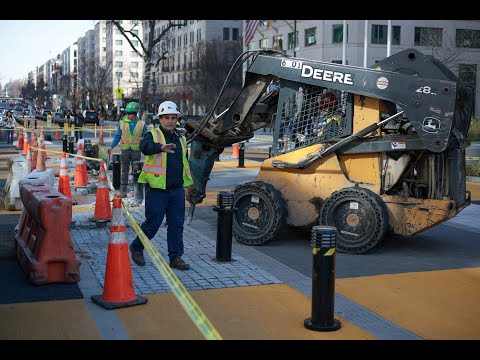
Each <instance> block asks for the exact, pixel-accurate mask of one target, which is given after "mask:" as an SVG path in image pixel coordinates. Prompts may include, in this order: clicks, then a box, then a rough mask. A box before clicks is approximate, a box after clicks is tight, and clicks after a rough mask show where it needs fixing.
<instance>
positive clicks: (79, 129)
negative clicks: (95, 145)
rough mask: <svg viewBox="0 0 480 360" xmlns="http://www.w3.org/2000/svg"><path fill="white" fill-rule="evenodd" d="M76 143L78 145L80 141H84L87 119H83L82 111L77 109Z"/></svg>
mask: <svg viewBox="0 0 480 360" xmlns="http://www.w3.org/2000/svg"><path fill="white" fill-rule="evenodd" d="M74 123H75V142H76V143H78V139H83V131H82V127H83V125H85V118H84V117H83V114H82V111H81V110H80V109H77V112H76V113H75V122H74Z"/></svg>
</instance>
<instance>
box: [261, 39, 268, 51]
mask: <svg viewBox="0 0 480 360" xmlns="http://www.w3.org/2000/svg"><path fill="white" fill-rule="evenodd" d="M259 46H260V49H266V48H268V39H260V41H259Z"/></svg>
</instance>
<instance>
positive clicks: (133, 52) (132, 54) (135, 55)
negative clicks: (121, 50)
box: [130, 51, 138, 57]
mask: <svg viewBox="0 0 480 360" xmlns="http://www.w3.org/2000/svg"><path fill="white" fill-rule="evenodd" d="M130 57H138V54H137V52H136V51H130Z"/></svg>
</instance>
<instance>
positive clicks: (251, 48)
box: [247, 41, 255, 50]
mask: <svg viewBox="0 0 480 360" xmlns="http://www.w3.org/2000/svg"><path fill="white" fill-rule="evenodd" d="M247 49H248V50H254V49H255V41H250V42H249V43H248V46H247Z"/></svg>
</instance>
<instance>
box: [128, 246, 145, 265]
mask: <svg viewBox="0 0 480 360" xmlns="http://www.w3.org/2000/svg"><path fill="white" fill-rule="evenodd" d="M129 249H130V253H131V254H132V260H133V261H134V262H135V264H137V265H138V266H145V258H144V257H143V250H136V249H135V248H134V247H133V244H130V246H129Z"/></svg>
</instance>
